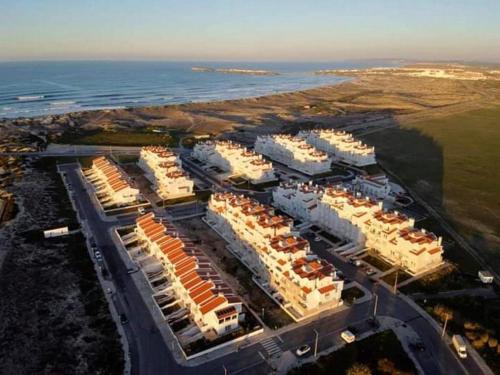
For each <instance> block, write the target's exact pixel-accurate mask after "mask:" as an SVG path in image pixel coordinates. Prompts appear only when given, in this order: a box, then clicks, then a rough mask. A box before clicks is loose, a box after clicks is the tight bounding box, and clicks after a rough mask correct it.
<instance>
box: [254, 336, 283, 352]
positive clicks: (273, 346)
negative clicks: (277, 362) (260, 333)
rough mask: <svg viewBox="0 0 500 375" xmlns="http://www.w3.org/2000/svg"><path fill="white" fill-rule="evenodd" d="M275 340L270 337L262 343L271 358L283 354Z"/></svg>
mask: <svg viewBox="0 0 500 375" xmlns="http://www.w3.org/2000/svg"><path fill="white" fill-rule="evenodd" d="M275 340H276V339H275V338H274V337H268V338H267V339H264V340H262V341H261V342H260V344H261V345H262V346H263V347H264V349H266V352H267V354H268V355H269V356H270V357H272V356H277V355H279V354H281V353H282V352H283V351H282V350H281V348H280V347H279V346H278V344H277V342H276V341H275Z"/></svg>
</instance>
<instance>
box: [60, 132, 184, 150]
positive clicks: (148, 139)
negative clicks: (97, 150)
mask: <svg viewBox="0 0 500 375" xmlns="http://www.w3.org/2000/svg"><path fill="white" fill-rule="evenodd" d="M179 137H180V133H179V132H176V131H170V132H169V133H155V132H152V131H149V130H147V129H141V130H137V131H106V130H89V131H80V132H78V131H68V132H65V133H63V134H62V135H61V136H60V137H58V138H55V139H52V140H51V141H53V142H56V143H63V144H72V145H106V146H149V145H159V146H168V147H177V145H178V144H179Z"/></svg>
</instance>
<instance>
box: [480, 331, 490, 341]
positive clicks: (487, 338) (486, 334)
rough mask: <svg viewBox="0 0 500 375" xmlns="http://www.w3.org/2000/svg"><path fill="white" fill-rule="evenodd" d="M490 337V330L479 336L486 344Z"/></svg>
mask: <svg viewBox="0 0 500 375" xmlns="http://www.w3.org/2000/svg"><path fill="white" fill-rule="evenodd" d="M489 339H490V335H489V333H488V332H483V333H481V334H480V336H479V340H481V341H482V342H483V344H486V343H487V342H488V340H489Z"/></svg>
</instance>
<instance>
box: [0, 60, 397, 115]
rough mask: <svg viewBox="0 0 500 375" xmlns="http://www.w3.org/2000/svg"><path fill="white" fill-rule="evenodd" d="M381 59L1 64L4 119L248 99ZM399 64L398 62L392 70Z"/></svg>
mask: <svg viewBox="0 0 500 375" xmlns="http://www.w3.org/2000/svg"><path fill="white" fill-rule="evenodd" d="M380 65H382V64H381V63H380V62H379V61H343V62H331V63H285V62H284V63H257V62H253V63H242V62H238V63H221V62H199V61H198V62H161V61H43V62H3V63H0V117H6V118H15V117H33V116H40V115H47V114H60V113H67V112H74V111H84V110H95V109H112V108H126V107H138V106H151V105H164V104H179V103H190V102H202V101H215V100H226V99H240V98H248V97H256V96H262V95H269V94H274V93H282V92H291V91H297V90H303V89H308V88H312V87H317V86H322V85H332V84H336V83H339V82H342V81H344V80H346V78H345V77H336V76H325V75H323V76H322V75H315V74H314V71H316V70H320V69H347V68H364V67H370V66H380ZM383 65H385V66H387V65H395V62H387V61H385V62H384V64H383ZM193 66H205V67H214V68H242V69H264V70H269V71H273V72H276V73H279V74H278V75H246V74H227V73H219V72H195V71H192V70H191V68H192V67H193Z"/></svg>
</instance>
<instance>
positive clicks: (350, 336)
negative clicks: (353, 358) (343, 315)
mask: <svg viewBox="0 0 500 375" xmlns="http://www.w3.org/2000/svg"><path fill="white" fill-rule="evenodd" d="M340 337H342V340H344V341H345V342H346V343H348V344H350V343H351V342H354V341H356V336H355V335H354V333H352V332H351V331H349V330H345V331H343V332H342V333H341V334H340Z"/></svg>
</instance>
